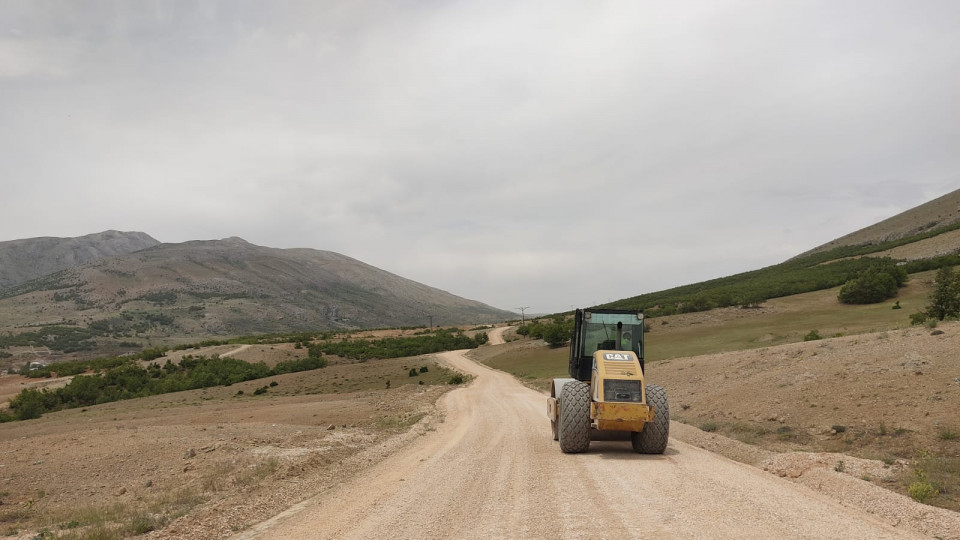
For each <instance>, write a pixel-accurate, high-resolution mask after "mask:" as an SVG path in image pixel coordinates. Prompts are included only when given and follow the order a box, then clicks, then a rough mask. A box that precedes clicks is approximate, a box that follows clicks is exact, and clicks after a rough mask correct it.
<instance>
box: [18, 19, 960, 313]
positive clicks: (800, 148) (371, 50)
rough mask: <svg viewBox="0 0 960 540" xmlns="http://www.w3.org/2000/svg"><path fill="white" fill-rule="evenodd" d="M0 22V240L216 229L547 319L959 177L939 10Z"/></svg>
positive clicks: (166, 235)
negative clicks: (336, 257)
mask: <svg viewBox="0 0 960 540" xmlns="http://www.w3.org/2000/svg"><path fill="white" fill-rule="evenodd" d="M0 11H2V12H3V17H0V21H2V22H0V146H2V148H4V152H3V153H2V155H0V182H2V184H0V186H2V190H3V193H4V196H3V198H2V199H0V223H2V229H0V231H2V233H0V236H2V238H0V239H13V238H22V237H31V236H40V235H55V236H74V235H80V234H86V233H89V232H94V231H99V230H103V229H107V228H118V229H125V230H143V231H145V232H148V233H150V234H152V235H154V236H156V237H157V238H159V239H160V240H163V241H168V242H179V241H184V240H189V239H201V238H219V237H226V236H233V235H238V236H242V237H244V238H246V239H248V240H250V241H252V242H255V243H258V244H263V245H270V246H275V247H313V248H317V249H329V250H334V251H339V252H341V253H344V254H346V255H350V256H353V257H356V258H358V259H361V260H363V261H366V262H369V263H370V264H374V265H376V266H379V267H381V268H384V269H386V270H389V271H392V272H394V273H397V274H400V275H403V276H405V277H410V278H412V279H416V280H419V281H422V282H425V283H427V284H430V285H434V286H437V287H440V288H443V289H446V290H449V291H451V292H454V293H456V294H460V295H462V296H466V297H470V298H475V299H478V300H481V301H484V302H487V303H490V304H493V305H496V306H498V307H504V308H511V307H516V306H519V305H530V306H532V309H534V310H538V311H553V310H559V309H568V308H569V306H570V305H584V304H590V303H596V302H602V301H606V300H608V299H616V298H622V297H626V296H632V295H636V294H639V293H642V292H649V291H653V290H658V289H662V288H665V287H669V286H674V285H680V284H684V283H689V282H693V281H697V280H702V279H708V278H712V277H718V276H720V275H725V274H730V273H734V272H739V271H745V270H749V269H753V268H756V267H758V266H763V265H768V264H773V263H776V262H779V261H781V260H784V259H786V258H789V257H790V256H793V255H795V254H797V253H799V252H802V251H805V250H807V249H810V248H812V247H814V246H816V245H818V244H820V243H823V242H826V241H829V240H831V239H833V238H835V237H837V236H841V235H843V234H846V233H848V232H851V231H853V230H855V229H858V228H860V227H863V226H866V225H869V224H871V223H873V222H875V221H878V220H880V219H883V218H885V217H889V216H890V215H893V214H895V213H897V212H900V211H902V210H905V209H907V208H910V207H912V206H915V205H917V204H920V203H922V202H925V201H926V200H929V199H931V198H933V197H936V196H939V195H942V194H944V193H946V192H948V191H951V190H953V189H956V188H957V187H958V184H960V182H958V180H960V174H958V172H957V171H958V165H960V152H958V151H957V150H958V149H960V145H958V141H960V133H958V131H960V127H958V126H960V122H958V120H960V111H958V105H957V104H956V99H955V96H956V95H960V92H958V90H960V89H958V86H960V84H958V82H960V75H958V73H960V70H958V68H960V36H958V35H957V33H956V32H955V29H956V28H957V25H958V22H960V7H958V5H957V4H956V3H954V2H933V1H925V2H922V3H919V4H912V5H909V6H908V5H906V4H902V3H897V2H880V3H878V2H842V3H838V2H776V3H771V2H723V3H717V2H690V3H683V4H675V3H674V4H662V3H653V2H643V3H631V2H623V3H618V2H595V3H590V4H582V3H574V2H523V3H516V2H476V3H467V2H459V3H458V2H321V3H305V4H304V3H297V2H270V3H259V2H198V3H188V4H184V3H175V2H163V1H157V2H154V3H147V4H145V3H137V4H136V5H133V4H125V3H119V4H117V3H106V2H54V3H38V2H31V1H23V2H7V3H4V5H3V6H2V7H0Z"/></svg>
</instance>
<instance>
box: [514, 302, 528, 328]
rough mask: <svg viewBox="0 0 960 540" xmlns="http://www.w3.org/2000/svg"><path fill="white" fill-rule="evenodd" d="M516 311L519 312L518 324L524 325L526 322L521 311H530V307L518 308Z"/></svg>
mask: <svg viewBox="0 0 960 540" xmlns="http://www.w3.org/2000/svg"><path fill="white" fill-rule="evenodd" d="M517 309H519V310H520V324H521V325H523V324H526V322H527V320H526V319H525V318H524V316H523V310H525V309H530V306H523V307H518V308H517Z"/></svg>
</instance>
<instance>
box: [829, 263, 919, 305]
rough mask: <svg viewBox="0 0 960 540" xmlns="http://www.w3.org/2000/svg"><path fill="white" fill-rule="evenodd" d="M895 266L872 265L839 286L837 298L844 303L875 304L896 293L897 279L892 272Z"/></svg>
mask: <svg viewBox="0 0 960 540" xmlns="http://www.w3.org/2000/svg"><path fill="white" fill-rule="evenodd" d="M894 270H900V271H903V269H902V268H899V267H896V266H874V267H871V268H868V269H867V270H866V271H864V272H863V273H862V274H860V275H859V276H857V277H856V278H854V279H852V280H850V281H848V282H847V283H846V284H845V285H844V286H843V287H841V288H840V294H839V295H837V298H838V299H839V300H840V301H841V302H843V303H844V304H875V303H877V302H883V301H884V300H886V299H888V298H891V297H894V296H896V295H897V288H898V286H899V284H898V280H897V278H896V277H894V275H892V272H893V271H894Z"/></svg>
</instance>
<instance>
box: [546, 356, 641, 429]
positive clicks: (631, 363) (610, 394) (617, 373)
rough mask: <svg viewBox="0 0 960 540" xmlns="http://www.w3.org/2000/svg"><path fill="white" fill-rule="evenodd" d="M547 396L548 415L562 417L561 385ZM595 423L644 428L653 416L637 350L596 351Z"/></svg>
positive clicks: (597, 426)
mask: <svg viewBox="0 0 960 540" xmlns="http://www.w3.org/2000/svg"><path fill="white" fill-rule="evenodd" d="M552 390H553V391H552V392H551V394H552V395H551V397H550V398H549V399H548V400H547V417H548V418H550V420H553V421H556V420H558V418H559V410H558V402H557V397H559V394H560V392H559V388H556V385H555V387H554V388H553V389H552ZM590 396H591V400H590V401H591V402H590V421H591V427H592V428H594V429H597V430H601V431H643V426H644V425H645V424H646V423H647V422H650V421H652V420H653V417H654V409H653V407H652V406H651V405H648V404H647V396H646V385H645V384H644V377H643V369H641V367H640V360H639V358H638V357H637V355H636V353H634V352H633V351H608V350H599V351H596V352H595V353H594V354H593V371H592V377H590Z"/></svg>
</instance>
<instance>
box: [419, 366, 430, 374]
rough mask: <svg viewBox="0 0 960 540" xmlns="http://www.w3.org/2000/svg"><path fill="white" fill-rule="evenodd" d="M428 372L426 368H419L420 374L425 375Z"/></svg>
mask: <svg viewBox="0 0 960 540" xmlns="http://www.w3.org/2000/svg"><path fill="white" fill-rule="evenodd" d="M428 371H430V370H429V369H428V368H427V366H420V373H426V372H428Z"/></svg>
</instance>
